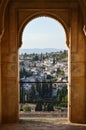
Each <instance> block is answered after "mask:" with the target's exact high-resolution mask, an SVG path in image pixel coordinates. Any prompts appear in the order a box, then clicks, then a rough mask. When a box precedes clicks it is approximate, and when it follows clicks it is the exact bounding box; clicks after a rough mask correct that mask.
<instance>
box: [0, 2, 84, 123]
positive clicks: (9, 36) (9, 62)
mask: <svg viewBox="0 0 86 130" xmlns="http://www.w3.org/2000/svg"><path fill="white" fill-rule="evenodd" d="M4 1H5V0H4ZM1 3H2V4H1V5H3V2H1ZM2 7H3V6H2ZM5 7H6V9H5V11H4V14H3V18H4V24H3V25H4V27H3V28H4V29H3V30H4V31H2V32H4V33H2V34H3V36H2V39H1V59H0V60H1V65H0V66H1V73H0V74H1V85H0V89H1V93H0V104H1V105H0V119H1V121H2V122H4V123H5V122H16V121H18V119H19V105H18V103H19V92H18V91H19V85H18V81H19V77H18V49H19V47H20V46H21V34H22V30H23V28H24V26H25V24H26V23H27V22H28V21H30V20H31V19H33V18H35V17H38V16H49V17H52V18H54V19H56V20H59V21H60V22H61V24H62V25H63V27H64V28H65V32H66V37H67V45H68V46H69V47H70V54H69V64H70V65H69V66H70V68H69V69H70V71H69V72H70V73H69V117H68V118H69V121H71V122H73V123H74V122H76V123H86V115H85V109H86V102H85V100H86V94H85V92H86V88H85V85H86V77H85V76H86V75H85V71H86V67H85V66H86V58H85V55H86V45H85V42H86V41H85V35H84V33H83V20H82V15H81V14H82V12H83V11H82V12H81V8H80V4H79V2H78V0H62V1H61V0H53V1H52V0H46V1H45V0H36V1H34V2H32V0H29V1H28V0H22V2H21V0H9V2H8V4H7V6H5ZM83 16H84V15H83ZM2 23H3V22H2Z"/></svg>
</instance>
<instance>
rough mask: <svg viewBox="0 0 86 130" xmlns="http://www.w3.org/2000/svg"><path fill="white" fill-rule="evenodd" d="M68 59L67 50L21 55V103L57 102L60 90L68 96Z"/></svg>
mask: <svg viewBox="0 0 86 130" xmlns="http://www.w3.org/2000/svg"><path fill="white" fill-rule="evenodd" d="M67 58H68V52H67V50H64V51H59V52H50V53H47V52H46V53H40V54H37V53H32V54H27V53H24V54H20V55H19V66H20V102H37V101H41V102H51V101H57V100H58V99H59V93H61V92H60V90H62V91H64V92H66V93H65V95H64V97H65V96H67V83H68V59H67ZM65 86H66V87H65ZM64 88H66V89H64ZM60 100H63V99H62V98H61V99H60Z"/></svg>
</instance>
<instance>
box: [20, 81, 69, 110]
mask: <svg viewBox="0 0 86 130" xmlns="http://www.w3.org/2000/svg"><path fill="white" fill-rule="evenodd" d="M20 103H21V104H24V103H33V104H36V107H35V110H38V111H41V110H45V111H46V110H50V108H51V109H52V110H53V109H54V108H53V106H54V107H55V108H56V107H57V108H58V109H59V108H67V105H68V82H23V81H20ZM42 106H43V107H42Z"/></svg>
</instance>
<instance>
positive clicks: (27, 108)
mask: <svg viewBox="0 0 86 130" xmlns="http://www.w3.org/2000/svg"><path fill="white" fill-rule="evenodd" d="M23 111H31V107H29V106H28V105H24V106H23Z"/></svg>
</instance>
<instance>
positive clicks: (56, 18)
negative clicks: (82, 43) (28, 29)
mask: <svg viewBox="0 0 86 130" xmlns="http://www.w3.org/2000/svg"><path fill="white" fill-rule="evenodd" d="M42 16H45V17H50V18H52V19H54V20H56V21H58V22H59V23H60V24H61V26H62V27H63V29H64V32H65V34H66V44H67V47H69V33H70V31H69V27H68V25H67V24H66V23H65V21H64V20H63V19H62V18H61V17H59V16H58V15H55V14H53V13H51V12H46V11H45V12H40V13H34V14H33V15H31V16H28V17H27V18H26V19H24V21H23V22H22V24H21V26H20V28H19V31H18V47H20V46H21V45H22V33H23V30H24V28H25V26H26V25H27V23H28V22H30V21H31V20H33V19H34V18H38V17H42Z"/></svg>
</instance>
